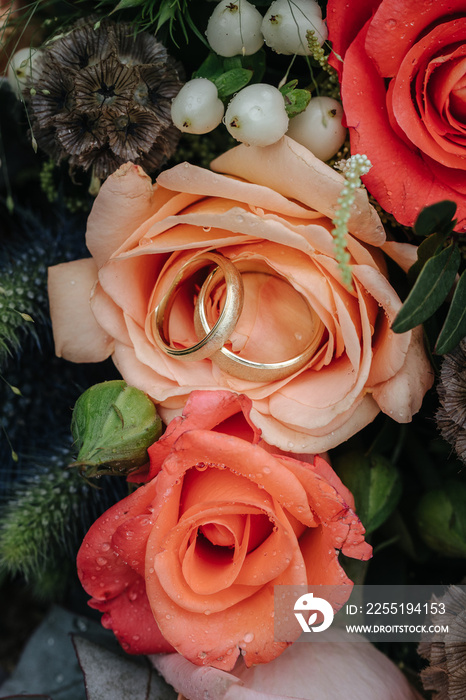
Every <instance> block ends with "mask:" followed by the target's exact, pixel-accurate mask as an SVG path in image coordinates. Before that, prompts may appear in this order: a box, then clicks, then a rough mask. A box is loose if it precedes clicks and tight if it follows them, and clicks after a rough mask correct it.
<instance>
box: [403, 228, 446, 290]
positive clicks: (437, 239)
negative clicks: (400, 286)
mask: <svg viewBox="0 0 466 700" xmlns="http://www.w3.org/2000/svg"><path fill="white" fill-rule="evenodd" d="M448 235H449V234H448V233H444V232H441V231H439V232H438V233H434V234H432V236H428V237H427V238H425V239H424V240H423V241H422V243H421V244H420V245H419V246H418V249H417V260H416V262H415V263H414V265H411V267H410V268H409V271H408V280H409V282H410V283H411V284H414V283H415V281H416V280H417V278H418V277H419V274H420V272H421V270H422V268H423V267H424V265H425V264H426V262H427V261H428V260H429V258H432V257H433V256H434V255H436V254H437V253H438V252H440V250H441V249H442V248H443V244H444V243H445V240H446V239H447V237H448Z"/></svg>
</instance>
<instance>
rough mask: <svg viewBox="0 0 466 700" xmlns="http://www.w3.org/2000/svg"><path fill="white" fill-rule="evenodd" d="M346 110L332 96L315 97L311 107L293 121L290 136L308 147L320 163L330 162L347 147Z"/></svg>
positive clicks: (289, 129)
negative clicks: (344, 111) (344, 112)
mask: <svg viewBox="0 0 466 700" xmlns="http://www.w3.org/2000/svg"><path fill="white" fill-rule="evenodd" d="M342 118H343V109H342V107H341V104H340V103H339V102H338V101H337V100H334V99H333V98H332V97H313V98H312V99H311V101H310V102H309V104H308V106H307V107H306V109H305V110H304V112H301V113H300V114H297V115H296V117H293V119H291V120H290V126H289V128H288V136H291V138H292V139H294V140H295V141H298V143H301V144H302V145H303V146H306V148H307V149H309V150H310V151H311V152H312V153H313V154H314V155H315V156H317V158H320V160H324V161H325V160H329V158H331V157H332V156H334V155H335V153H337V151H338V150H339V149H340V148H341V146H342V145H343V144H344V142H345V139H346V129H345V127H344V126H343V124H342V123H341V122H342Z"/></svg>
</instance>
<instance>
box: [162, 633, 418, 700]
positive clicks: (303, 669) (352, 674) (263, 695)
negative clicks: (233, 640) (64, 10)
mask: <svg viewBox="0 0 466 700" xmlns="http://www.w3.org/2000/svg"><path fill="white" fill-rule="evenodd" d="M321 634H322V637H325V641H321V637H319V642H318V643H312V642H309V643H307V644H305V643H303V644H294V645H293V646H292V647H290V648H289V649H287V650H286V651H285V652H284V653H283V654H282V655H281V656H280V657H279V658H278V659H275V660H274V661H272V662H271V663H270V664H268V665H267V666H254V667H252V668H246V667H245V665H244V664H243V663H239V664H238V665H237V666H236V667H235V669H234V671H233V672H232V673H225V672H224V671H219V670H217V669H213V668H211V669H205V668H202V669H201V668H198V667H197V666H195V665H194V664H192V663H190V662H189V661H187V660H186V659H183V657H181V656H180V655H179V654H163V655H162V654H160V655H158V656H153V657H151V661H152V663H153V664H154V666H155V668H156V669H157V670H158V672H159V673H161V674H162V675H163V677H164V678H165V680H166V681H167V683H170V684H171V685H173V686H174V687H175V690H177V691H178V692H180V693H182V696H181V697H182V698H186V700H206V698H207V699H210V698H211V699H212V700H214V699H215V700H291V699H292V698H293V699H294V700H343V698H345V699H346V698H354V700H421V696H420V695H419V694H418V693H417V692H416V691H415V690H414V688H412V687H411V686H410V684H409V683H408V681H407V680H406V678H405V676H404V675H403V674H402V672H401V671H400V669H399V668H397V666H395V664H394V663H393V662H392V661H390V659H388V658H387V657H386V656H384V655H383V654H382V653H381V652H380V651H378V650H377V649H376V648H375V647H374V646H373V645H372V644H370V643H369V642H366V643H364V640H363V639H362V638H361V637H359V636H358V635H353V638H352V640H351V642H349V640H348V635H347V634H345V632H343V631H342V630H340V629H338V628H331V629H329V630H326V631H325V632H322V633H321Z"/></svg>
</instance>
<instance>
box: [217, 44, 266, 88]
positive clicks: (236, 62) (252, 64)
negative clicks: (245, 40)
mask: <svg viewBox="0 0 466 700" xmlns="http://www.w3.org/2000/svg"><path fill="white" fill-rule="evenodd" d="M265 61H266V55H265V51H264V49H259V51H256V53H253V54H251V55H250V56H232V57H231V58H224V59H223V71H222V72H224V73H226V72H227V71H229V70H233V69H234V68H245V69H246V70H250V71H252V72H253V76H252V78H251V82H252V83H259V82H260V81H261V79H262V77H263V75H264V73H265Z"/></svg>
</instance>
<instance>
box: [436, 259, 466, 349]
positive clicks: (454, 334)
mask: <svg viewBox="0 0 466 700" xmlns="http://www.w3.org/2000/svg"><path fill="white" fill-rule="evenodd" d="M465 336H466V271H464V272H463V273H462V275H461V277H460V279H459V281H458V284H457V285H456V288H455V292H454V294H453V299H452V300H451V304H450V308H449V309H448V313H447V317H446V319H445V323H444V325H443V328H442V329H441V331H440V333H439V336H438V338H437V342H436V344H435V352H436V353H438V354H439V355H443V354H444V353H447V352H451V351H452V350H453V348H455V347H456V346H457V345H458V343H459V342H460V340H462V339H463V338H464V337H465Z"/></svg>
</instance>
